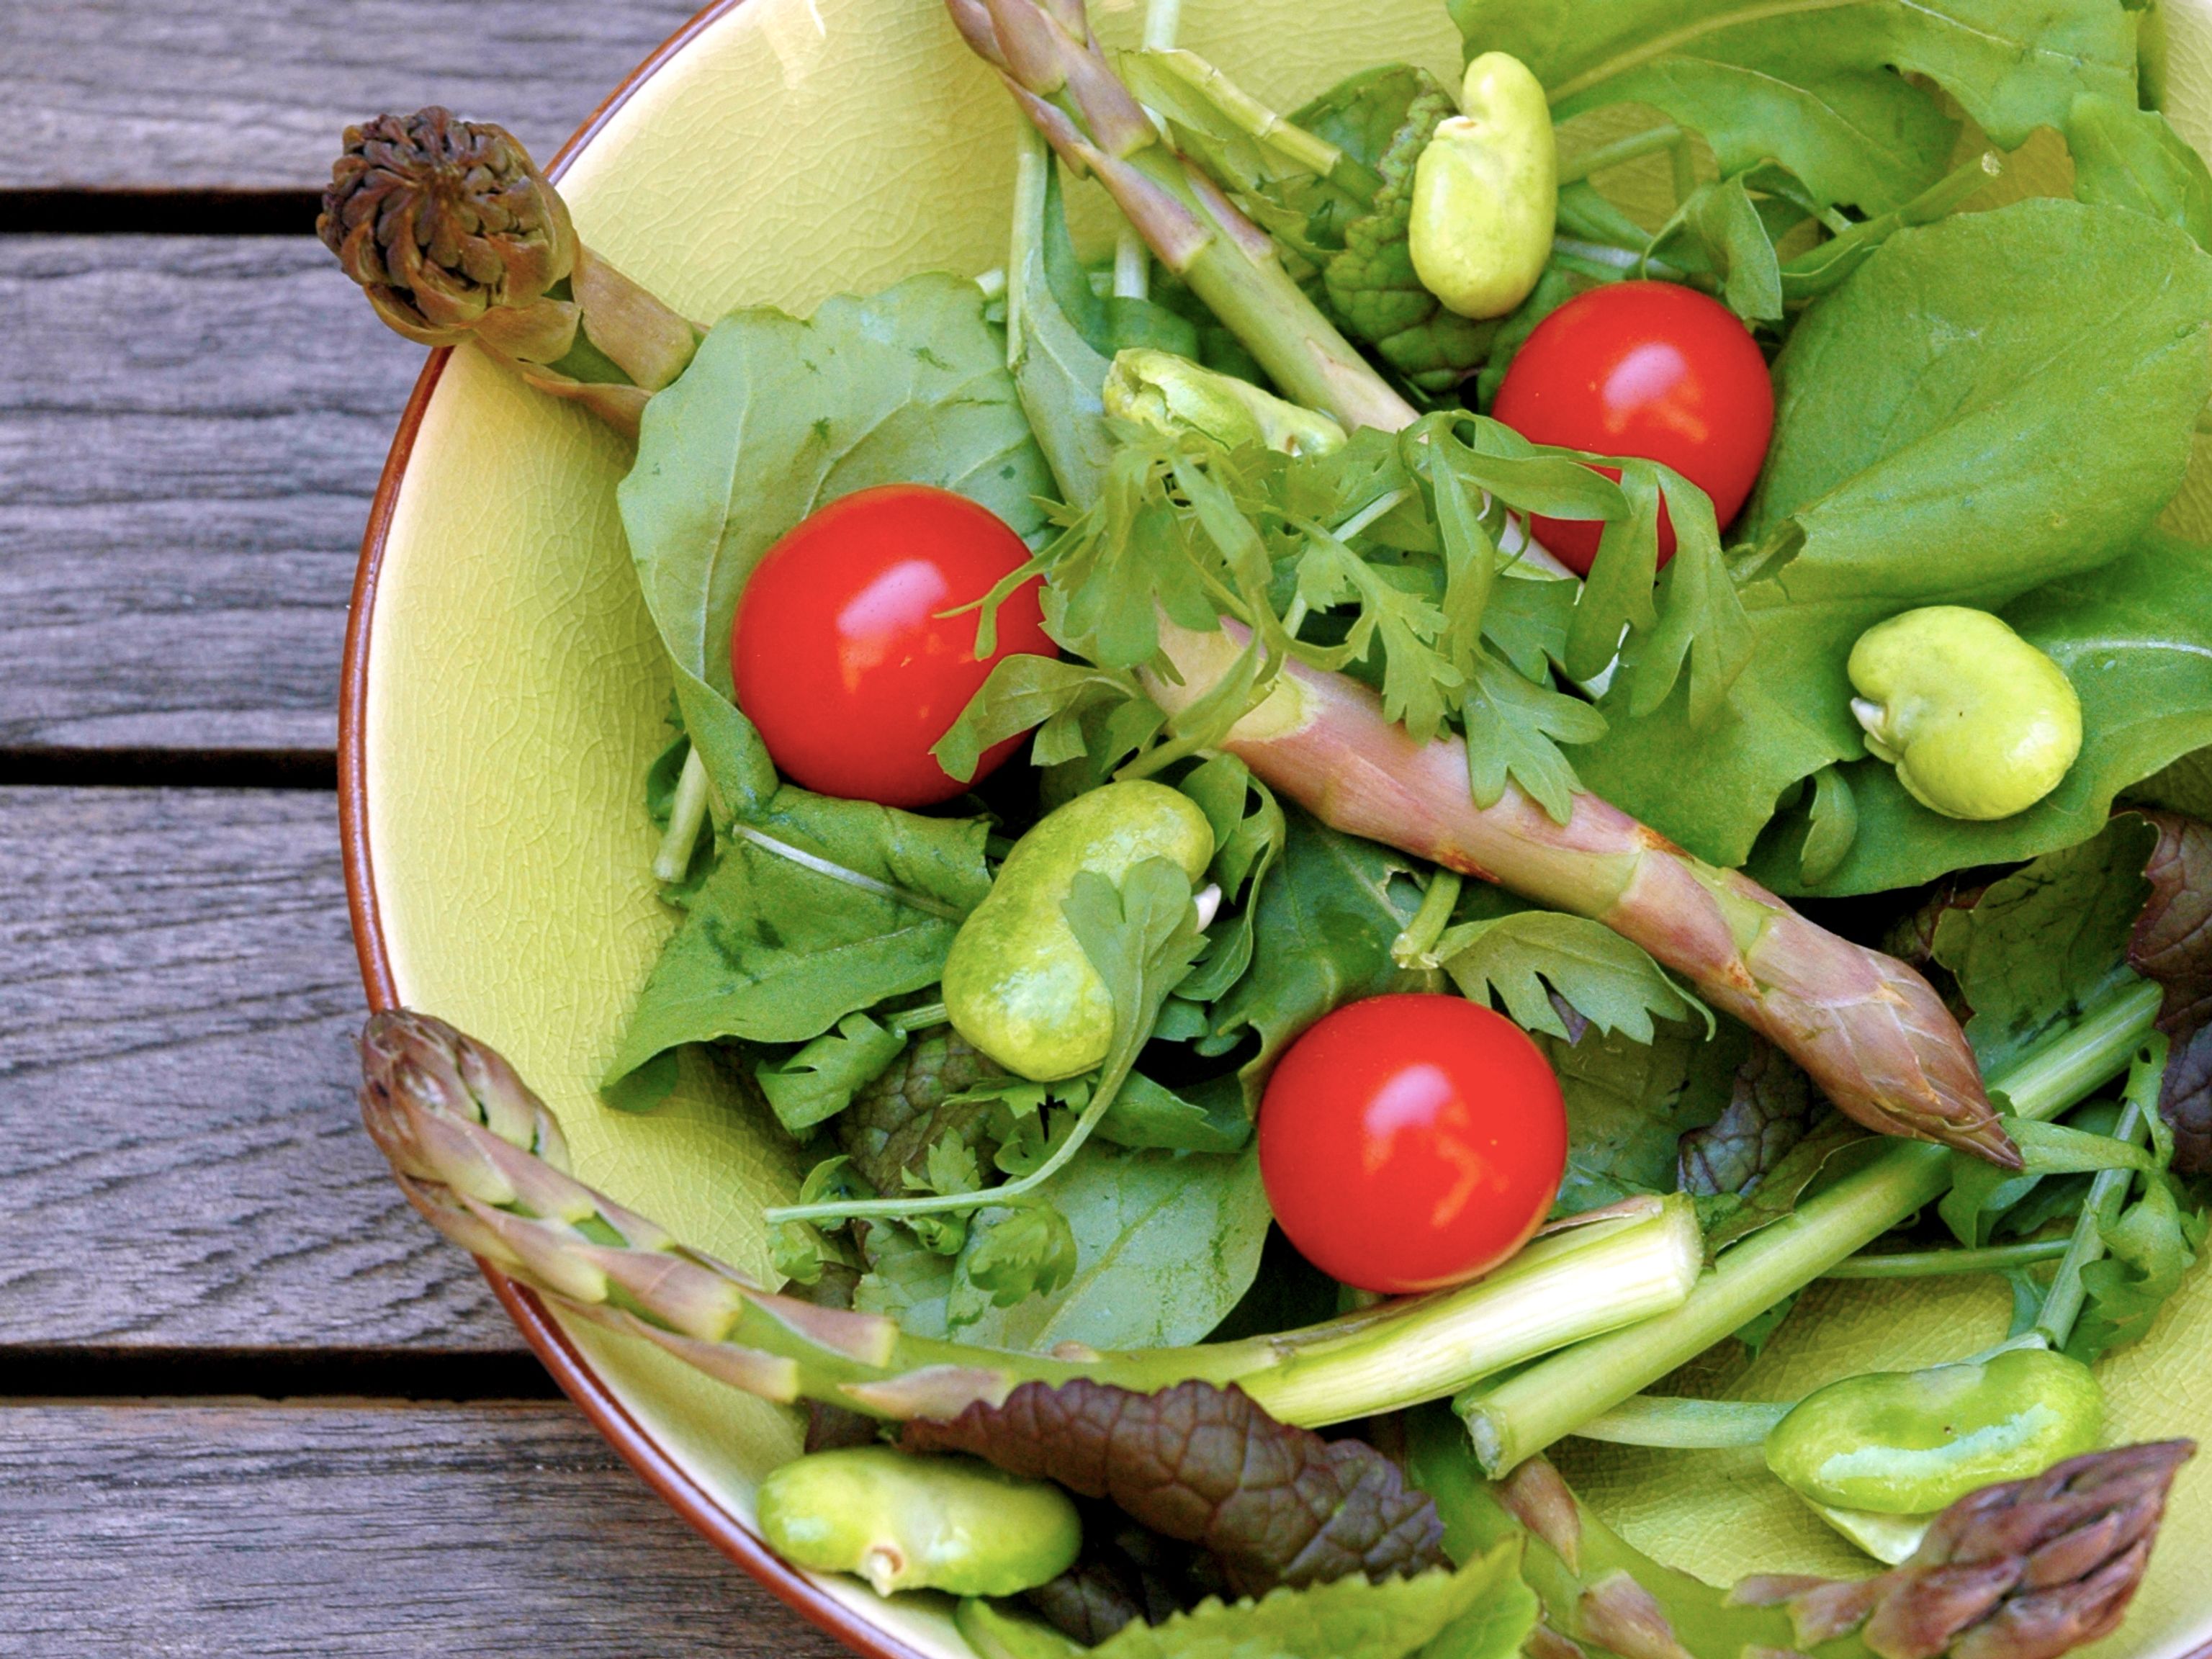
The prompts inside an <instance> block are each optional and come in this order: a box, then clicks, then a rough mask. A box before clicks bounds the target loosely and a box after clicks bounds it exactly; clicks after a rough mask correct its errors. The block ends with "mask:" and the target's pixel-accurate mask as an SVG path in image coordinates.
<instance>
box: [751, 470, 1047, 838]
mask: <svg viewBox="0 0 2212 1659" xmlns="http://www.w3.org/2000/svg"><path fill="white" fill-rule="evenodd" d="M1028 557H1029V549H1027V548H1026V547H1024V546H1023V545H1022V541H1021V538H1020V537H1018V536H1017V535H1015V534H1014V532H1012V531H1011V530H1009V529H1007V528H1006V526H1005V524H1003V523H1002V522H1000V520H999V518H998V517H997V515H996V514H994V513H992V512H991V511H990V510H989V509H988V508H987V507H979V506H977V505H976V504H975V502H974V501H969V499H968V498H967V497H966V496H964V495H954V494H952V493H951V491H950V490H945V489H931V488H929V487H928V486H927V485H924V484H884V485H880V486H878V488H876V489H862V490H856V491H855V492H854V493H853V494H852V495H845V496H842V497H840V498H839V499H838V500H836V501H832V502H831V503H830V504H829V506H827V507H823V509H822V510H821V511H820V512H818V513H814V514H813V515H812V516H811V517H810V518H808V519H807V520H805V522H804V523H803V524H801V525H800V526H799V527H798V528H797V529H796V530H793V532H791V533H790V534H789V535H787V536H786V537H785V538H783V539H782V540H781V541H780V542H778V543H776V544H775V546H774V547H771V548H770V549H769V550H768V551H767V552H766V553H764V554H763V555H762V556H761V562H760V564H759V566H758V567H757V568H756V569H755V570H754V571H753V574H752V576H751V578H750V580H748V581H747V582H746V583H745V591H744V594H743V595H742V596H741V597H740V598H739V599H738V617H737V623H736V625H735V626H734V627H733V628H732V629H731V632H730V671H731V676H732V678H733V679H734V680H735V681H736V683H737V691H738V707H739V708H743V709H744V711H745V714H746V715H747V717H748V718H750V720H751V721H752V723H753V724H754V725H755V726H757V727H758V728H759V730H760V734H761V739H762V741H763V742H764V743H766V744H768V752H769V755H770V756H771V757H773V758H774V759H775V763H776V767H777V769H779V770H780V771H781V772H782V773H783V775H785V776H786V777H788V778H790V779H792V780H793V781H794V782H797V783H800V784H803V785H805V787H807V788H809V789H812V790H817V791H818V792H819V793H823V794H825V795H842V796H846V797H848V799H855V800H872V801H880V802H881V803H882V804H883V805H886V806H930V805H935V804H936V803H937V802H939V801H943V800H950V799H951V798H952V797H953V796H955V795H957V794H959V793H962V792H963V791H964V790H966V789H967V788H969V787H970V784H971V783H973V782H975V781H981V779H982V778H984V777H986V776H987V775H989V774H990V773H991V772H992V771H993V770H994V769H996V768H997V767H999V766H1000V764H1001V763H1003V762H1004V761H1005V760H1006V757H1008V756H1009V755H1011V754H1012V753H1013V752H1014V750H1016V749H1017V748H1018V747H1019V746H1020V744H1021V739H1020V738H1018V737H1014V738H1007V739H1006V741H1005V742H1003V743H1000V744H994V746H993V747H991V748H990V749H988V750H985V751H984V754H983V760H982V763H981V765H980V766H979V767H978V768H977V769H976V772H975V778H974V779H972V780H969V781H965V782H963V781H961V780H959V779H957V778H954V777H951V776H949V775H947V774H946V772H945V769H944V768H943V767H941V766H939V764H938V763H937V760H936V757H934V756H933V755H932V754H931V753H930V752H929V750H930V745H931V744H934V743H935V742H936V741H937V740H938V739H939V738H941V737H943V736H944V735H945V731H946V729H947V728H949V727H950V726H951V724H952V722H953V721H954V720H957V719H958V718H959V716H960V711H961V710H962V709H963V708H966V707H967V706H968V700H969V698H970V697H971V696H974V695H975V690H976V688H977V687H979V686H981V684H983V682H984V680H985V679H986V678H987V677H988V676H989V674H990V672H991V669H992V666H993V665H994V664H995V663H996V662H997V661H998V660H999V659H1000V657H1005V656H1009V655H1012V653H1015V652H1018V651H1026V652H1033V653H1037V654H1039V655H1042V656H1051V655H1053V654H1054V653H1055V651H1056V649H1057V647H1054V644H1053V642H1052V641H1051V640H1050V639H1049V638H1048V636H1047V635H1046V634H1045V631H1044V614H1043V611H1042V609H1041V608H1040V605H1039V603H1038V599H1037V585H1036V583H1035V582H1031V583H1030V584H1028V585H1027V586H1024V587H1023V588H1021V589H1020V590H1019V591H1018V592H1016V593H1015V594H1014V595H1013V596H1012V598H1011V599H1008V600H1007V601H1006V603H1005V604H1004V605H1001V606H1000V608H999V638H998V649H997V651H996V653H994V655H992V656H991V657H989V658H987V659H984V660H982V661H980V662H979V661H977V660H976V658H975V613H974V612H972V611H970V612H968V613H966V614H963V615H961V616H957V617H943V616H941V615H940V614H939V613H941V612H943V611H950V610H952V609H954V608H955V607H957V606H959V605H966V604H968V603H969V602H970V601H971V600H975V599H981V598H982V597H983V595H984V594H986V593H987V592H990V591H991V589H992V587H993V586H994V585H995V584H996V583H997V582H998V581H999V580H1000V578H1001V577H1003V576H1005V575H1006V574H1007V573H1008V572H1009V571H1012V570H1014V569H1016V568H1018V567H1019V566H1020V565H1021V564H1022V562H1024V560H1026V559H1027V558H1028Z"/></svg>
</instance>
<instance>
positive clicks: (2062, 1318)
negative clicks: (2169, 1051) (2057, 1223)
mask: <svg viewBox="0 0 2212 1659" xmlns="http://www.w3.org/2000/svg"><path fill="white" fill-rule="evenodd" d="M2165 1081H2166V1038H2165V1037H2164V1036H2162V1035H2158V1034H2154V1035H2153V1036H2152V1037H2151V1038H2150V1040H2149V1042H2147V1043H2145V1044H2144V1045H2143V1051H2142V1053H2141V1054H2137V1055H2136V1061H2135V1065H2134V1067H2133V1068H2132V1069H2131V1070H2130V1072H2129V1073H2128V1088H2127V1096H2126V1103H2125V1104H2124V1106H2123V1107H2122V1108H2121V1109H2120V1121H2118V1123H2117V1124H2115V1125H2114V1126H2113V1127H2112V1139H2115V1140H2117V1141H2118V1142H2120V1143H2121V1144H2122V1145H2123V1146H2142V1144H2143V1142H2144V1141H2145V1140H2146V1139H2148V1138H2149V1136H2150V1115H2151V1114H2152V1113H2153V1112H2155V1111H2156V1110H2157V1109H2158V1095H2159V1089H2160V1085H2162V1084H2163V1083H2164V1082H2165ZM2135 1178H2136V1172H2135V1171H2134V1170H2098V1171H2097V1174H2096V1176H2095V1178H2094V1179H2093V1180H2092V1181H2091V1182H2090V1183H2089V1196H2088V1198H2087V1200H2084V1202H2083V1203H2082V1206H2081V1215H2080V1217H2079V1218H2077V1219H2076V1220H2075V1223H2074V1237H2072V1238H2071V1239H2070V1240H2069V1242H2068V1245H2067V1250H2066V1255H2065V1259H2064V1260H2063V1261H2060V1262H2059V1264H2058V1273H2057V1277H2056V1278H2054V1279H2052V1280H2051V1289H2050V1290H2049V1291H2047V1292H2045V1296H2044V1298H2043V1311H2042V1312H2041V1313H2040V1314H2039V1315H2038V1316H2036V1321H2035V1332H2036V1334H2037V1335H2039V1336H2040V1337H2041V1338H2043V1340H2045V1341H2046V1342H2048V1343H2049V1344H2050V1345H2051V1346H2052V1347H2053V1348H2060V1349H2063V1348H2064V1347H2065V1346H2066V1342H2067V1339H2068V1338H2069V1337H2071V1336H2072V1335H2073V1334H2074V1324H2075V1321H2076V1320H2078V1319H2079V1318H2081V1308H2082V1304H2084V1303H2085V1302H2087V1299H2088V1291H2087V1287H2086V1286H2085V1285H2083V1284H2082V1282H2081V1270H2082V1269H2083V1268H2085V1267H2088V1266H2089V1265H2090V1264H2091V1263H2092V1262H2093V1261H2100V1260H2101V1259H2102V1258H2103V1256H2104V1254H2105V1232H2106V1229H2107V1228H2109V1227H2110V1226H2111V1225H2112V1223H2113V1222H2115V1221H2117V1220H2118V1219H2119V1215H2120V1206H2121V1205H2122V1204H2123V1203H2124V1202H2125V1201H2126V1200H2127V1195H2128V1188H2130V1186H2131V1185H2133V1184H2134V1182H2135Z"/></svg>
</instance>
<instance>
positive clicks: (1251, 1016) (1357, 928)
mask: <svg viewBox="0 0 2212 1659" xmlns="http://www.w3.org/2000/svg"><path fill="white" fill-rule="evenodd" d="M1284 817H1285V825H1286V829H1285V841H1284V843H1283V853H1282V862H1281V864H1280V866H1279V867H1278V869H1277V870H1276V871H1275V872H1274V874H1273V877H1271V878H1269V880H1268V881H1267V884H1266V886H1264V887H1263V888H1261V892H1260V902H1259V904H1258V906H1257V908H1256V913H1255V917H1254V921H1253V928H1254V949H1253V955H1252V967H1251V969H1250V971H1249V972H1248V973H1247V974H1246V975H1244V976H1243V978H1242V979H1241V980H1239V981H1237V984H1236V985H1235V986H1234V987H1231V990H1230V991H1229V993H1228V994H1227V995H1226V996H1225V997H1224V998H1222V1000H1220V1001H1219V1002H1218V1003H1217V1004H1216V1005H1215V1007H1214V1010H1213V1030H1214V1039H1213V1042H1212V1045H1211V1046H1212V1047H1215V1048H1218V1049H1220V1050H1222V1051H1223V1052H1226V1051H1227V1050H1228V1049H1229V1048H1232V1047H1234V1046H1235V1045H1236V1043H1237V1042H1238V1041H1239V1040H1241V1039H1242V1038H1243V1035H1244V1034H1245V1033H1247V1032H1249V1033H1251V1034H1252V1035H1253V1036H1256V1037H1257V1038H1258V1040H1259V1048H1258V1050H1257V1052H1256V1053H1255V1054H1254V1055H1253V1056H1252V1058H1251V1059H1250V1060H1249V1062H1247V1064H1246V1065H1245V1066H1244V1068H1243V1077H1244V1080H1245V1090H1246V1098H1247V1100H1248V1101H1249V1104H1250V1106H1251V1108H1252V1109H1254V1110H1255V1111H1256V1110H1257V1109H1258V1107H1259V1103H1260V1088H1261V1085H1262V1084H1264V1083H1265V1082H1266V1080H1267V1073H1268V1071H1269V1070H1271V1069H1272V1068H1273V1066H1274V1063H1275V1060H1276V1059H1277V1058H1278V1057H1279V1055H1280V1054H1281V1053H1282V1051H1283V1050H1284V1049H1285V1048H1287V1047H1288V1046H1289V1045H1290V1042H1291V1039H1292V1038H1293V1037H1295V1036H1297V1035H1298V1033H1299V1032H1301V1031H1303V1030H1305V1029H1306V1027H1307V1026H1309V1025H1310V1024H1313V1023H1314V1021H1316V1020H1317V1019H1319V1018H1321V1017H1322V1015H1323V1014H1325V1013H1327V1012H1328V1011H1329V1010H1330V1009H1332V1008H1334V1007H1337V1006H1340V1005H1341V1004H1343V1003H1346V1002H1350V1001H1352V1000H1353V999H1355V998H1358V997H1366V996H1379V995H1381V994H1383V993H1385V992H1388V991H1427V990H1434V989H1436V988H1437V975H1435V974H1433V973H1429V972H1422V971H1419V970H1413V969H1405V968H1401V966H1399V964H1398V963H1397V961H1396V960H1395V958H1394V957H1392V955H1391V953H1390V947H1391V945H1393V944H1394V943H1395V941H1396V940H1397V938H1398V936H1399V935H1400V934H1401V933H1403V932H1404V931H1405V929H1406V924H1407V922H1409V921H1412V920H1413V913H1414V912H1415V910H1417V909H1418V908H1419V905H1420V901H1421V890H1420V880H1421V878H1422V877H1423V876H1424V874H1425V866H1423V865H1422V864H1421V863H1420V861H1419V860H1416V859H1413V858H1409V857H1407V855H1406V854H1403V853H1399V852H1395V851H1394V850H1393V849H1391V848H1387V847H1383V846H1380V845H1378V844H1377V843H1376V842H1371V841H1363V840H1361V839H1360V838H1359V837H1358V836H1346V835H1342V834H1340V833H1339V832H1338V831H1336V830H1334V829H1328V828H1327V827H1326V826H1325V825H1322V824H1321V823H1317V822H1316V821H1315V820H1314V819H1313V818H1311V817H1308V816H1307V815H1306V814H1305V813H1304V812H1303V811H1299V810H1298V809H1297V808H1296V807H1286V808H1285V809H1284Z"/></svg>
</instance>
